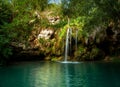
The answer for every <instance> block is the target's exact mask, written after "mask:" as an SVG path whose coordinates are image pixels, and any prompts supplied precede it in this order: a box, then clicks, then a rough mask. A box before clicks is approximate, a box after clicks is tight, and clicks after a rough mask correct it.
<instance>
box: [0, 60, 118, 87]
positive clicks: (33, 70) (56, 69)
mask: <svg viewBox="0 0 120 87" xmlns="http://www.w3.org/2000/svg"><path fill="white" fill-rule="evenodd" d="M0 87H120V63H103V62H85V63H84V62H83V63H59V62H39V61H37V62H21V63H15V64H12V65H9V66H4V67H0Z"/></svg>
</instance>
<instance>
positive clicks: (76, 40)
mask: <svg viewBox="0 0 120 87" xmlns="http://www.w3.org/2000/svg"><path fill="white" fill-rule="evenodd" d="M77 42H78V30H76V39H75V46H76V51H77Z"/></svg>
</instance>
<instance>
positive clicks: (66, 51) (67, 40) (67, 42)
mask: <svg viewBox="0 0 120 87" xmlns="http://www.w3.org/2000/svg"><path fill="white" fill-rule="evenodd" d="M69 32H70V29H69V28H68V29H67V35H66V43H65V45H66V46H65V59H64V62H67V56H68V50H69V36H70V35H69V34H70V33H69Z"/></svg>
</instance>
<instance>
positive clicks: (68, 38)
mask: <svg viewBox="0 0 120 87" xmlns="http://www.w3.org/2000/svg"><path fill="white" fill-rule="evenodd" d="M77 32H78V31H76V37H78V36H77V35H78V33H77ZM76 44H77V39H76ZM71 45H72V29H71V28H68V29H67V34H66V42H65V58H64V61H63V62H61V63H73V64H77V63H80V62H73V61H67V58H68V53H70V52H71ZM76 48H77V45H76Z"/></svg>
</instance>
